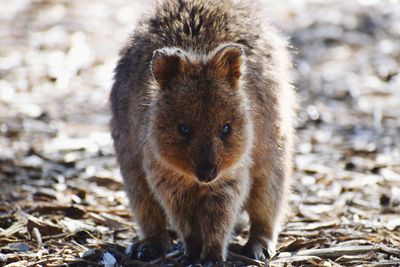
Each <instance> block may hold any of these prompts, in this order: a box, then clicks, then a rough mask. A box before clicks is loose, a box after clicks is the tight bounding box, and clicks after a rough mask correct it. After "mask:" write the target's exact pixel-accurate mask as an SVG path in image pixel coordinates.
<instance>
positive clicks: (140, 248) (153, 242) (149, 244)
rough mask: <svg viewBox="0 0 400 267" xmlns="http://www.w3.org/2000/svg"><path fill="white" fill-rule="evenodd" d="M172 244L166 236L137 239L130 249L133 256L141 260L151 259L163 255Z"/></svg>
mask: <svg viewBox="0 0 400 267" xmlns="http://www.w3.org/2000/svg"><path fill="white" fill-rule="evenodd" d="M170 246H171V243H170V241H169V240H168V239H167V240H165V238H155V237H153V238H148V239H144V240H140V241H135V242H134V244H132V249H131V251H130V255H131V258H133V259H136V260H141V261H151V260H154V259H157V258H159V257H162V256H163V255H164V254H165V252H166V251H167V250H168V248H169V247H170Z"/></svg>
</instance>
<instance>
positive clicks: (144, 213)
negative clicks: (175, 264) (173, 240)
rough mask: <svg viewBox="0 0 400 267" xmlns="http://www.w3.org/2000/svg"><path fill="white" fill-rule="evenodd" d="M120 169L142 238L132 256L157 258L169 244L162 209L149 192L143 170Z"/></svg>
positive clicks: (149, 258)
mask: <svg viewBox="0 0 400 267" xmlns="http://www.w3.org/2000/svg"><path fill="white" fill-rule="evenodd" d="M121 170H122V176H123V177H124V180H125V190H126V193H127V195H128V197H129V201H130V205H131V208H132V211H133V216H134V218H135V220H136V221H137V223H138V224H139V228H140V234H141V239H142V241H141V242H140V245H139V246H138V247H137V249H136V251H133V256H134V257H135V258H138V259H140V260H152V259H155V258H158V257H160V256H161V255H163V254H164V253H165V251H166V249H167V248H168V246H169V244H170V243H169V235H168V232H167V228H166V218H165V215H164V211H163V210H162V208H161V207H160V205H159V203H158V202H157V200H156V199H155V198H154V196H153V194H152V193H151V191H150V188H149V186H148V184H147V181H146V179H145V176H144V175H145V174H144V173H143V172H141V171H139V170H138V168H132V169H128V170H127V169H124V168H122V167H121Z"/></svg>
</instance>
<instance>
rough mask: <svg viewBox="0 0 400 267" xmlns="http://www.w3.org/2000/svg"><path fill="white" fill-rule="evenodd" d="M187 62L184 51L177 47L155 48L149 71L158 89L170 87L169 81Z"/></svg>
mask: <svg viewBox="0 0 400 267" xmlns="http://www.w3.org/2000/svg"><path fill="white" fill-rule="evenodd" d="M187 64H188V58H187V57H186V55H185V53H184V52H183V51H182V50H180V49H178V48H162V49H158V50H155V51H154V53H153V59H152V61H151V72H152V74H153V77H154V80H155V81H156V82H157V84H158V86H159V87H160V89H162V90H165V89H170V88H171V82H172V81H173V80H174V79H176V78H177V77H178V75H179V74H180V73H182V72H184V70H185V68H186V66H187Z"/></svg>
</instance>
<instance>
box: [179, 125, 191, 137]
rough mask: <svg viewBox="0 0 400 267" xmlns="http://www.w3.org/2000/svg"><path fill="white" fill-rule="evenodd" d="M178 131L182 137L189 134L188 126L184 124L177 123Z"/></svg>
mask: <svg viewBox="0 0 400 267" xmlns="http://www.w3.org/2000/svg"><path fill="white" fill-rule="evenodd" d="M178 133H179V134H180V135H182V136H183V137H188V136H189V134H190V130H189V127H187V126H186V125H185V124H179V125H178Z"/></svg>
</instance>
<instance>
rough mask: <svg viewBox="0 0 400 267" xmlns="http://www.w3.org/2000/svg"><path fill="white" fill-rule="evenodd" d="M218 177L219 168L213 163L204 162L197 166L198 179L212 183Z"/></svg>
mask: <svg viewBox="0 0 400 267" xmlns="http://www.w3.org/2000/svg"><path fill="white" fill-rule="evenodd" d="M215 177H217V166H216V165H215V164H213V163H211V162H202V163H200V164H199V165H198V166H197V178H198V179H199V180H200V181H203V182H210V181H212V180H213V179H214V178H215Z"/></svg>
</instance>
